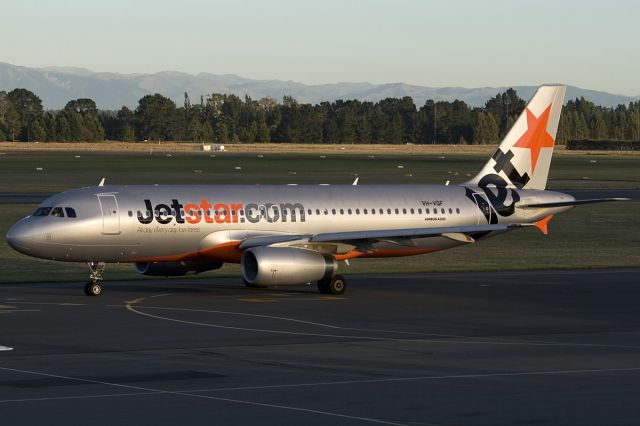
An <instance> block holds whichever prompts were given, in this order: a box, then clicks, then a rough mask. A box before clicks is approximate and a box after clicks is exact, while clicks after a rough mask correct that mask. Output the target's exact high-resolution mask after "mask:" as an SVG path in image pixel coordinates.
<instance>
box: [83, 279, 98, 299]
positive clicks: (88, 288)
mask: <svg viewBox="0 0 640 426" xmlns="http://www.w3.org/2000/svg"><path fill="white" fill-rule="evenodd" d="M84 294H86V295H87V296H91V297H97V296H100V295H101V294H102V285H101V284H100V283H99V282H95V281H89V282H88V283H87V284H86V285H85V286H84Z"/></svg>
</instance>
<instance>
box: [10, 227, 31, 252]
mask: <svg viewBox="0 0 640 426" xmlns="http://www.w3.org/2000/svg"><path fill="white" fill-rule="evenodd" d="M5 238H6V240H7V243H8V244H9V246H11V248H12V249H14V250H16V251H19V252H20V253H24V254H28V251H29V248H28V246H29V240H30V239H31V238H30V235H29V226H28V224H26V223H25V222H24V220H21V221H20V222H18V223H16V224H15V225H13V226H12V227H11V228H9V232H7V235H6V237H5Z"/></svg>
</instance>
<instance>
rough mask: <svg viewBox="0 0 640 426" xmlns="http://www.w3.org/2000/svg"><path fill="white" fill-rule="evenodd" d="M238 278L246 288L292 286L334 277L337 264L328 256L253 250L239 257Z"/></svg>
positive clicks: (301, 251)
mask: <svg viewBox="0 0 640 426" xmlns="http://www.w3.org/2000/svg"><path fill="white" fill-rule="evenodd" d="M241 264H242V276H243V278H244V280H245V281H246V282H247V283H249V284H250V285H256V286H269V285H292V284H304V283H308V282H312V281H320V280H321V279H323V278H329V277H332V276H333V275H335V273H336V271H337V270H338V262H337V261H336V259H335V258H334V257H333V256H331V255H328V254H321V253H318V252H315V251H311V250H305V249H298V248H291V247H254V248H251V249H248V250H246V251H245V252H244V253H242V259H241Z"/></svg>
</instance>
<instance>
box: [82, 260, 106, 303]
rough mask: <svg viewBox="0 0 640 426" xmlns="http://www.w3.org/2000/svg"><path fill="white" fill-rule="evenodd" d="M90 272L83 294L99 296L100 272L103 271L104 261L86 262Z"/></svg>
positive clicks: (100, 286)
mask: <svg viewBox="0 0 640 426" xmlns="http://www.w3.org/2000/svg"><path fill="white" fill-rule="evenodd" d="M87 265H89V269H90V270H91V274H90V275H89V281H88V282H87V284H85V286H84V294H86V295H87V296H100V295H101V294H102V274H103V273H104V262H87Z"/></svg>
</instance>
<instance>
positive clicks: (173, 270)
mask: <svg viewBox="0 0 640 426" xmlns="http://www.w3.org/2000/svg"><path fill="white" fill-rule="evenodd" d="M222 265H223V263H222V262H202V261H195V262H192V261H182V262H139V263H136V264H135V267H136V271H138V272H139V273H141V274H142V275H149V276H152V277H179V276H182V275H187V274H199V273H200V272H205V271H212V270H214V269H220V268H222Z"/></svg>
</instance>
